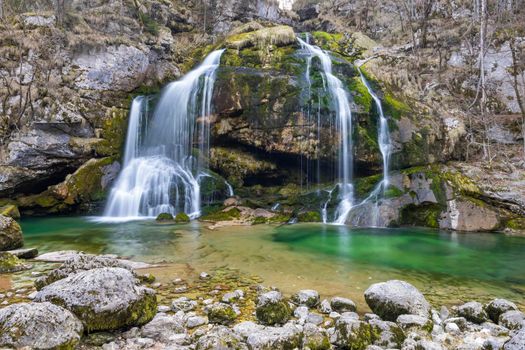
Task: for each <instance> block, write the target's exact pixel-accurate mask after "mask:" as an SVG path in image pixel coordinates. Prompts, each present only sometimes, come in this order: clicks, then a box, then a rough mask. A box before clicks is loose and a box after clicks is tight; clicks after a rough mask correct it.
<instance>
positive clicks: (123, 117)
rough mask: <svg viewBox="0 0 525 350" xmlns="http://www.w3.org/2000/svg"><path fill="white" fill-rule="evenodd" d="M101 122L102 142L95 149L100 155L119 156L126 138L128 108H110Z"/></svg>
mask: <svg viewBox="0 0 525 350" xmlns="http://www.w3.org/2000/svg"><path fill="white" fill-rule="evenodd" d="M109 113H110V115H109V116H107V117H106V118H105V119H104V121H103V124H102V135H101V136H102V138H103V139H104V140H103V141H102V142H100V143H98V144H97V146H96V149H95V151H96V152H97V154H99V155H101V156H113V157H115V158H116V159H118V158H120V155H121V151H122V146H123V145H124V140H125V138H126V130H127V124H128V120H127V119H128V118H127V115H128V110H127V109H120V108H116V107H114V108H112V109H111V111H110V112H109Z"/></svg>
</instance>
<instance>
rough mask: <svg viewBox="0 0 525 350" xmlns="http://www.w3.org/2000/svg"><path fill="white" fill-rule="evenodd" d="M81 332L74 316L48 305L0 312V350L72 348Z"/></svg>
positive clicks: (25, 305)
mask: <svg viewBox="0 0 525 350" xmlns="http://www.w3.org/2000/svg"><path fill="white" fill-rule="evenodd" d="M83 330H84V328H83V326H82V323H81V322H80V321H79V320H78V319H77V318H76V317H75V315H73V314H72V313H71V312H69V311H68V310H66V309H64V308H61V307H60V306H56V305H54V304H51V303H19V304H13V305H9V306H7V307H5V308H3V309H1V310H0V347H13V348H17V349H18V348H23V347H28V348H30V349H73V348H74V347H75V345H76V344H77V343H78V342H79V340H80V337H81V335H82V333H83Z"/></svg>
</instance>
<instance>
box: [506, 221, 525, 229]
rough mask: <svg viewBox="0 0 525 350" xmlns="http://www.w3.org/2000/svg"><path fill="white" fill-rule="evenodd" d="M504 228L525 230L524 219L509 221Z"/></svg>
mask: <svg viewBox="0 0 525 350" xmlns="http://www.w3.org/2000/svg"><path fill="white" fill-rule="evenodd" d="M505 227H507V228H510V229H511V230H525V218H514V219H510V220H508V221H507V222H506V223H505Z"/></svg>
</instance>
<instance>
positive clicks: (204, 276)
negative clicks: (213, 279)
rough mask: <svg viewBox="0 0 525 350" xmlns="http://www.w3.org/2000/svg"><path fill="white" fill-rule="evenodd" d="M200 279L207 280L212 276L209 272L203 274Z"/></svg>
mask: <svg viewBox="0 0 525 350" xmlns="http://www.w3.org/2000/svg"><path fill="white" fill-rule="evenodd" d="M199 278H200V279H203V280H205V279H208V278H210V275H209V274H208V273H207V272H201V273H200V275H199Z"/></svg>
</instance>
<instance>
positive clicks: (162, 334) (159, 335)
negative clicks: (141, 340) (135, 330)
mask: <svg viewBox="0 0 525 350" xmlns="http://www.w3.org/2000/svg"><path fill="white" fill-rule="evenodd" d="M181 333H186V329H185V328H184V320H183V318H182V317H181V316H180V315H178V314H177V315H167V314H165V313H158V314H157V315H155V317H154V318H153V319H152V320H151V321H150V322H148V323H147V324H145V325H144V326H143V327H142V329H141V335H142V337H145V338H150V339H155V340H157V341H161V342H169V340H170V338H171V337H172V336H173V335H174V334H181Z"/></svg>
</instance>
